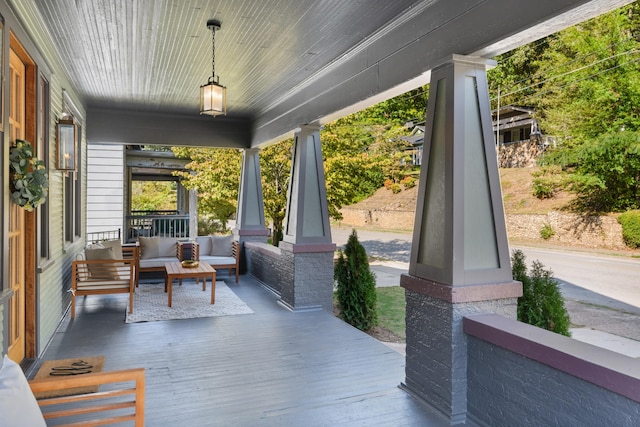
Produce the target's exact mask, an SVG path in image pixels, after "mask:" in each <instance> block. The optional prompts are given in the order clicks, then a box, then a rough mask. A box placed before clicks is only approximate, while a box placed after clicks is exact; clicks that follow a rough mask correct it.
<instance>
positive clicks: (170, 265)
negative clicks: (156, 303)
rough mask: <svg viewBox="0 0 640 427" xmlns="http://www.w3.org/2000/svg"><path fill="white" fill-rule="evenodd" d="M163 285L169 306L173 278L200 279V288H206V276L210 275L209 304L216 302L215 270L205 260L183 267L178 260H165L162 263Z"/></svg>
mask: <svg viewBox="0 0 640 427" xmlns="http://www.w3.org/2000/svg"><path fill="white" fill-rule="evenodd" d="M164 270H165V274H164V287H165V291H167V294H168V299H169V307H171V296H172V292H171V290H172V289H171V288H172V284H173V280H174V279H178V280H180V282H182V279H196V280H199V279H202V290H203V291H205V290H206V289H207V277H211V304H215V302H216V270H215V269H214V268H213V267H211V266H210V265H209V264H207V263H206V262H201V263H199V264H198V266H197V267H188V268H185V267H183V266H182V264H181V263H180V262H167V263H165V264H164Z"/></svg>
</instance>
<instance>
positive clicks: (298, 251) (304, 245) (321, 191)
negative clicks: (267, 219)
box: [280, 125, 336, 311]
mask: <svg viewBox="0 0 640 427" xmlns="http://www.w3.org/2000/svg"><path fill="white" fill-rule="evenodd" d="M287 194H288V196H287V211H286V215H285V224H284V236H283V240H282V242H280V249H281V251H282V255H283V258H284V259H286V260H287V262H290V263H291V272H292V274H291V276H290V279H289V280H287V281H286V283H285V284H284V286H283V290H282V293H281V302H282V303H283V304H285V305H286V306H288V307H289V308H291V309H292V310H308V309H315V308H323V309H325V310H327V311H331V310H332V307H333V302H332V301H333V253H334V251H335V249H336V245H335V244H334V243H333V242H331V228H330V225H329V210H328V207H327V206H328V204H327V192H326V187H325V182H324V169H323V164H322V149H321V146H320V128H319V126H312V125H304V126H302V127H301V128H300V130H299V131H298V132H296V134H295V137H294V144H293V153H292V162H291V176H290V181H289V191H288V193H287Z"/></svg>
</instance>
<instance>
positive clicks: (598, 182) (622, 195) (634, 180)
mask: <svg viewBox="0 0 640 427" xmlns="http://www.w3.org/2000/svg"><path fill="white" fill-rule="evenodd" d="M576 151H577V153H578V158H579V162H578V166H577V168H576V173H575V174H574V178H573V180H574V182H573V190H574V191H575V192H576V193H577V194H578V200H577V203H578V205H579V207H580V209H582V210H585V211H595V212H611V211H623V210H627V209H638V208H640V132H628V131H626V132H616V133H611V134H605V135H602V136H601V137H600V138H597V139H595V140H593V141H590V142H588V143H585V144H583V145H582V146H581V147H580V149H579V150H576Z"/></svg>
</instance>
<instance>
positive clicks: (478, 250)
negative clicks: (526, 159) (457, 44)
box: [400, 55, 522, 424]
mask: <svg viewBox="0 0 640 427" xmlns="http://www.w3.org/2000/svg"><path fill="white" fill-rule="evenodd" d="M492 64H493V61H490V60H486V59H482V58H476V57H465V56H460V55H453V56H452V57H450V58H448V59H447V60H446V61H445V62H444V63H443V64H442V65H440V66H438V67H436V68H435V69H434V70H432V74H431V85H430V95H429V104H428V108H427V121H426V125H425V129H426V130H427V131H426V132H425V143H424V153H423V162H422V170H421V173H420V186H419V189H418V202H417V207H416V219H415V224H414V234H413V241H412V248H411V259H410V264H409V274H405V275H402V277H401V279H400V284H401V286H402V287H404V288H405V292H406V302H407V305H406V310H407V311H406V319H407V322H406V331H407V350H406V351H407V359H406V380H405V383H404V384H403V385H402V386H403V388H405V389H406V390H408V391H409V392H411V393H412V394H414V395H415V396H417V397H418V398H421V399H422V400H424V401H425V402H426V403H427V404H429V405H431V406H433V407H434V408H435V409H437V410H438V411H440V412H441V413H443V414H444V415H445V416H446V417H447V418H449V420H450V422H451V424H458V423H464V422H465V420H466V409H467V408H466V405H467V401H466V399H467V398H466V396H467V373H466V372H467V359H466V357H467V342H466V337H465V335H464V333H463V332H462V318H463V317H464V316H467V315H470V314H475V313H480V312H492V313H498V314H502V315H504V316H507V317H511V318H515V317H516V304H517V297H518V296H520V295H521V294H522V286H521V284H520V283H519V282H514V281H513V280H512V278H511V265H510V259H509V247H508V242H507V235H506V227H505V221H504V212H503V207H502V197H501V192H500V183H499V175H498V166H497V161H496V151H495V150H496V149H495V144H494V140H493V134H492V128H491V113H490V108H489V97H488V89H487V82H486V68H487V67H488V66H490V65H492Z"/></svg>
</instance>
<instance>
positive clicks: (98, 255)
mask: <svg viewBox="0 0 640 427" xmlns="http://www.w3.org/2000/svg"><path fill="white" fill-rule="evenodd" d="M84 255H85V257H86V258H87V261H93V260H115V259H116V257H115V256H114V254H113V248H100V247H97V245H93V246H91V247H89V248H87V249H85V250H84ZM87 265H88V267H89V273H91V277H92V278H93V279H118V278H119V277H118V269H117V268H116V266H115V263H113V264H102V263H100V264H93V263H88V264H87Z"/></svg>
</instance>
